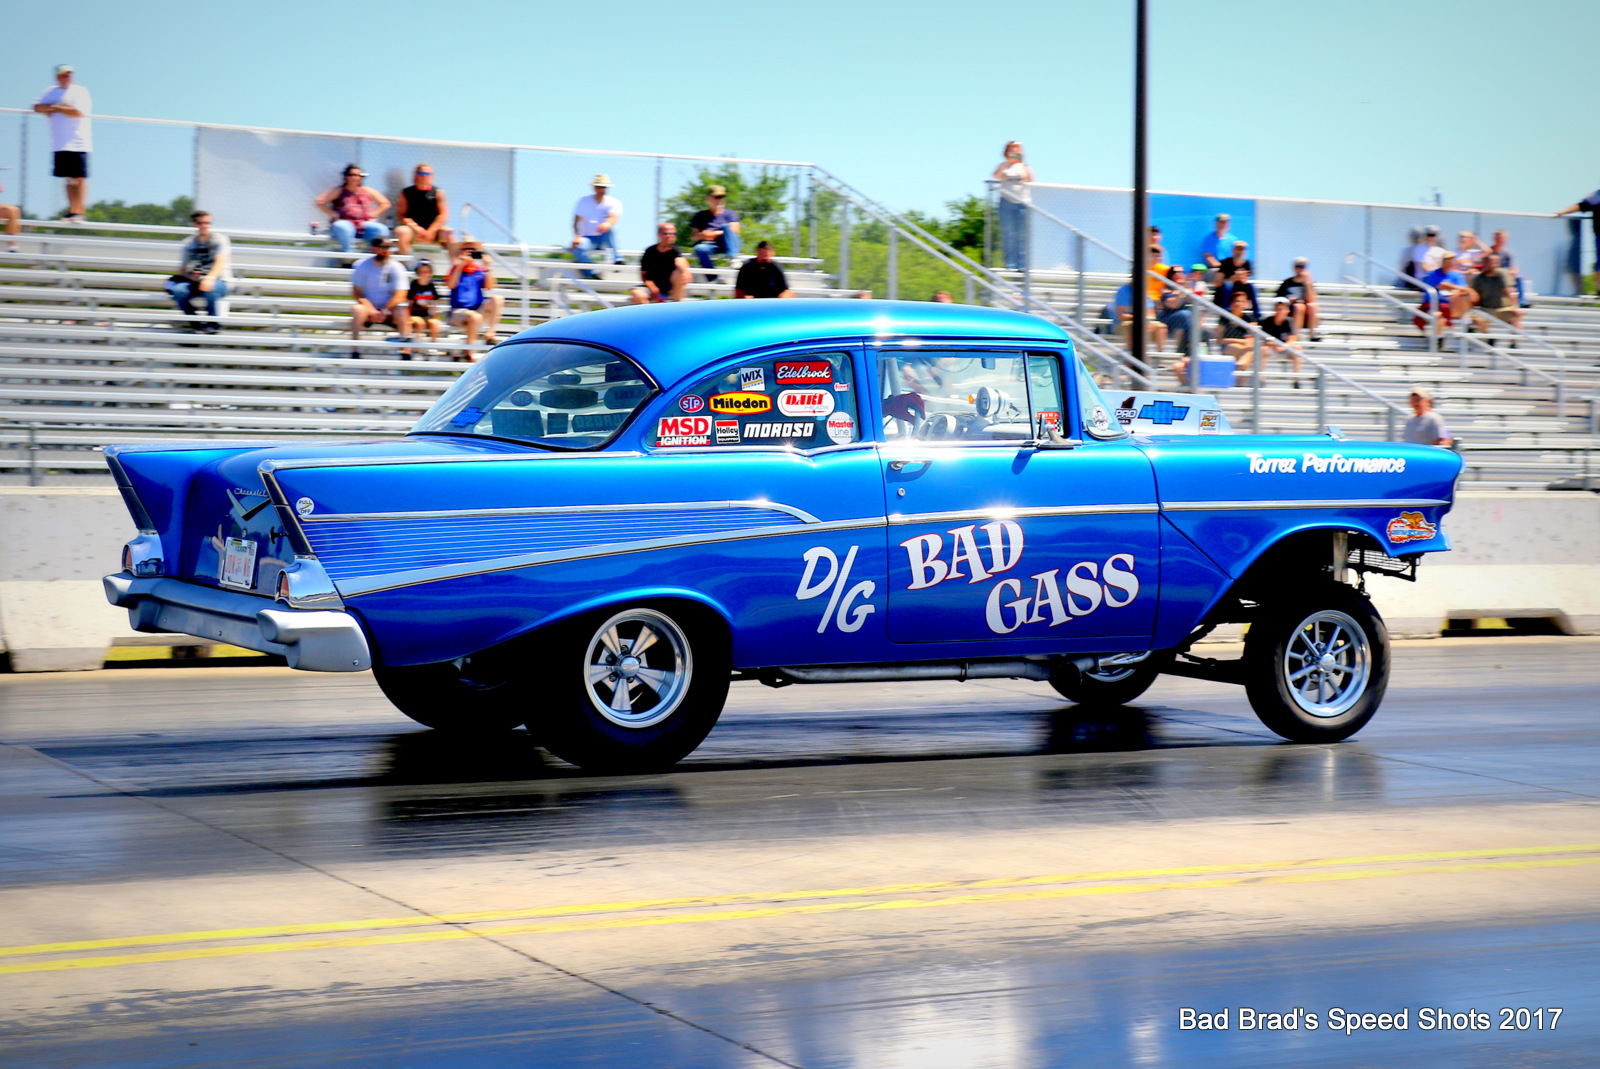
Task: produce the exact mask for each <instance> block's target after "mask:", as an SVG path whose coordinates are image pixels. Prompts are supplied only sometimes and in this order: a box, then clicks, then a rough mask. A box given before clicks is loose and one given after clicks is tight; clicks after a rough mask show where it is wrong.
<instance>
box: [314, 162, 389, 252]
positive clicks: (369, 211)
mask: <svg viewBox="0 0 1600 1069" xmlns="http://www.w3.org/2000/svg"><path fill="white" fill-rule="evenodd" d="M366 177H367V172H365V171H363V170H362V169H361V168H360V167H357V166H356V165H355V164H353V163H351V164H347V165H346V166H345V169H344V178H343V179H342V180H341V181H340V183H339V185H337V186H335V187H333V188H332V189H330V190H327V191H326V192H324V193H323V194H322V195H321V196H319V197H318V198H317V201H316V203H317V207H318V208H321V209H322V210H323V211H324V212H325V213H327V216H328V220H329V222H328V234H329V236H331V237H332V238H333V240H334V241H336V242H338V244H339V251H340V252H349V251H350V250H351V249H352V248H354V247H355V243H356V237H357V236H359V237H360V238H361V240H362V241H364V242H367V243H368V244H369V245H370V244H371V243H372V242H375V241H377V240H378V239H379V238H386V237H388V236H389V228H388V227H386V226H384V225H383V224H382V223H380V222H378V216H380V215H382V214H383V213H384V212H386V211H388V210H389V198H388V197H386V196H384V195H383V194H382V193H379V192H378V191H377V190H376V189H373V188H372V187H371V186H367V185H363V184H362V181H363V180H364V179H365V178H366Z"/></svg>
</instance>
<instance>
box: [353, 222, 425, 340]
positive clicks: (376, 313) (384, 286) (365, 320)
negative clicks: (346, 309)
mask: <svg viewBox="0 0 1600 1069" xmlns="http://www.w3.org/2000/svg"><path fill="white" fill-rule="evenodd" d="M389 250H390V246H389V239H388V238H373V239H372V255H371V256H364V257H362V258H361V259H359V260H357V261H356V265H355V267H353V268H351V269H350V291H351V296H352V297H354V298H355V304H354V305H352V306H351V308H350V337H351V338H352V339H354V340H359V339H360V338H361V329H362V328H363V327H369V326H377V325H378V324H379V323H387V324H389V325H390V326H391V327H393V328H394V329H395V330H398V331H399V332H400V335H401V337H402V338H404V337H405V333H406V327H407V326H408V325H409V324H407V323H406V320H405V313H406V312H407V311H408V310H409V309H405V308H402V307H401V303H402V302H403V301H404V300H405V299H406V296H407V293H408V289H409V285H410V282H411V280H410V279H409V278H407V277H406V269H405V268H403V267H401V266H400V264H399V262H398V261H397V260H395V259H394V258H393V257H392V256H391V255H390V254H389ZM350 355H351V356H360V355H361V354H360V353H359V352H356V351H352V352H351V354H350Z"/></svg>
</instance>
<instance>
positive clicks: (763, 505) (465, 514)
mask: <svg viewBox="0 0 1600 1069" xmlns="http://www.w3.org/2000/svg"><path fill="white" fill-rule="evenodd" d="M684 509H707V510H712V509H767V510H770V511H772V512H781V513H784V514H785V515H788V516H793V517H794V518H795V519H797V520H799V521H800V522H801V523H808V524H810V523H821V522H822V521H821V520H819V519H817V518H816V517H815V516H813V515H811V513H809V512H806V511H804V510H803V509H797V508H795V507H794V506H793V505H783V504H779V503H778V502H776V501H762V500H749V501H659V502H650V503H645V504H637V505H539V506H534V507H531V508H504V509H438V510H434V511H429V512H329V513H323V514H320V515H318V514H313V515H310V516H306V517H304V518H303V520H302V522H304V523H363V522H371V521H382V520H441V519H496V518H505V517H512V516H563V515H580V514H581V515H587V514H589V513H594V512H677V511H680V510H684Z"/></svg>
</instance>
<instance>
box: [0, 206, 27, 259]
mask: <svg viewBox="0 0 1600 1069" xmlns="http://www.w3.org/2000/svg"><path fill="white" fill-rule="evenodd" d="M0 219H4V220H5V221H6V237H8V238H10V239H11V240H10V241H8V242H6V251H7V252H21V251H22V250H21V249H20V248H18V246H17V240H16V239H17V235H18V234H20V233H22V209H21V208H19V207H17V206H16V205H15V204H0Z"/></svg>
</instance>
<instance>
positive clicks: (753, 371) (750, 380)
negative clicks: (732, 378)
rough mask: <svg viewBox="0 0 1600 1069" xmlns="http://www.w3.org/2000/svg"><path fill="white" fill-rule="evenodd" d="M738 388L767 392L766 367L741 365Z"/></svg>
mask: <svg viewBox="0 0 1600 1069" xmlns="http://www.w3.org/2000/svg"><path fill="white" fill-rule="evenodd" d="M739 389H741V390H753V391H755V392H756V393H766V392H767V369H766V368H764V367H742V368H740V369H739Z"/></svg>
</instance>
